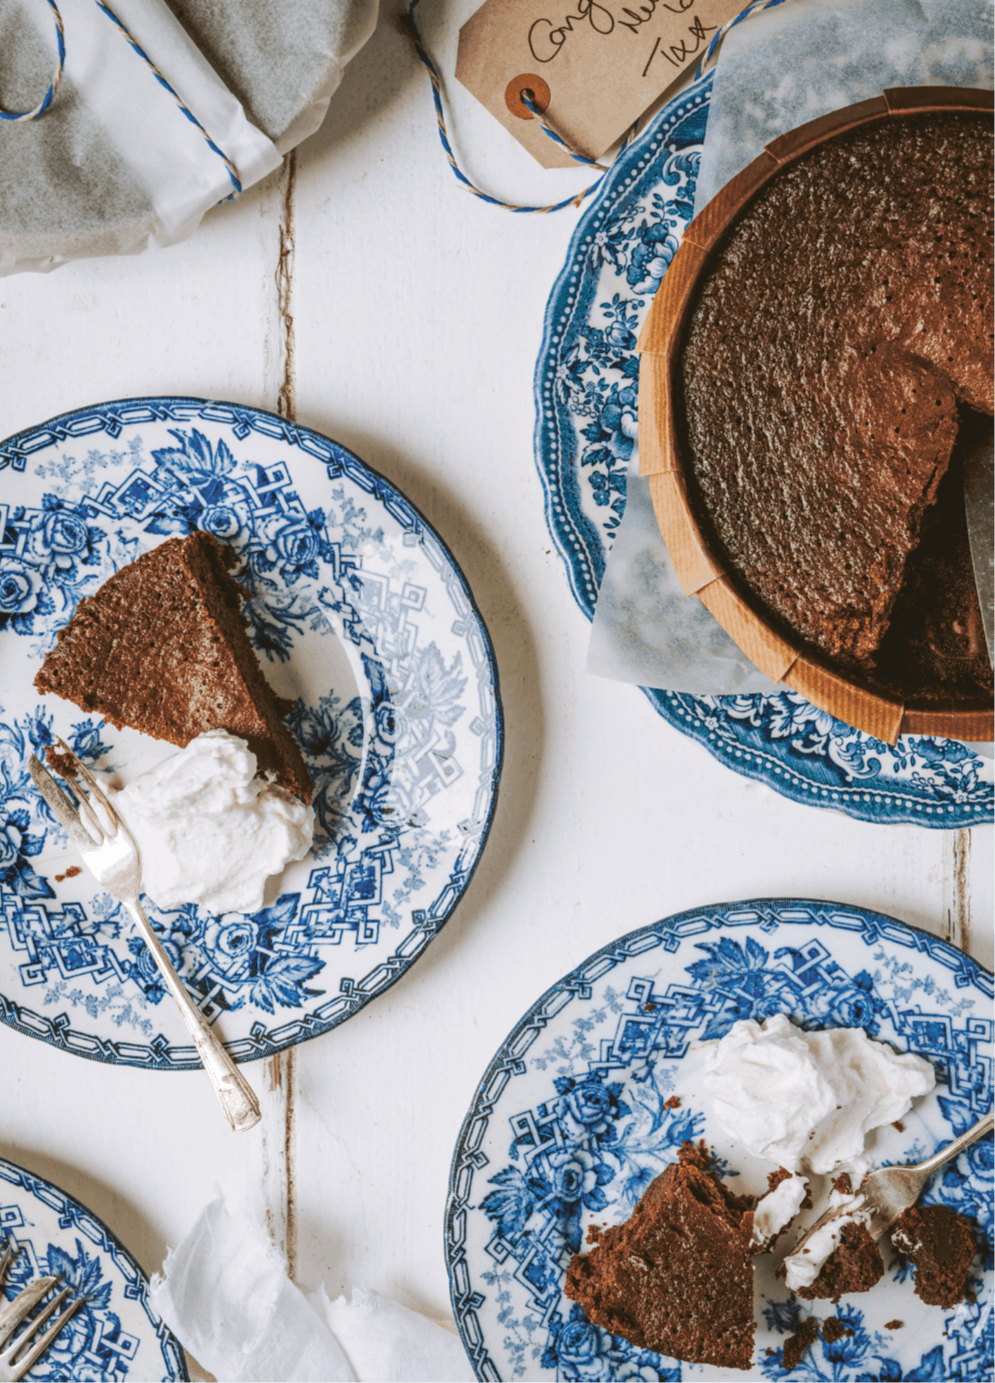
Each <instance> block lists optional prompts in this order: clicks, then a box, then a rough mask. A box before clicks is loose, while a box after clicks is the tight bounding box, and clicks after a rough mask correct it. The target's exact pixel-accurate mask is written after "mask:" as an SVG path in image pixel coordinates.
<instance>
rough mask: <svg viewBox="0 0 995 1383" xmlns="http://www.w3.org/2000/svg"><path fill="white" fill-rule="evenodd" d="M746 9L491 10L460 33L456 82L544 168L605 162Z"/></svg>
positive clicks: (692, 3) (611, 1) (721, 4)
mask: <svg viewBox="0 0 995 1383" xmlns="http://www.w3.org/2000/svg"><path fill="white" fill-rule="evenodd" d="M745 3H746V0H666V3H664V0H486V4H484V5H482V6H481V8H480V9H479V10H477V12H476V13H475V14H474V15H473V16H472V17H471V18H470V19H469V20H467V22H466V24H464V25H463V28H462V29H461V30H460V38H459V52H458V54H457V59H456V77H457V79H458V80H459V81H460V82H462V83H463V85H464V86H465V87H466V88H467V89H468V90H469V91H471V92H472V93H473V95H474V96H476V98H477V100H478V101H480V102H481V104H482V105H484V106H486V107H487V109H488V110H489V111H490V112H491V114H492V115H493V116H495V117H496V118H497V119H498V120H499V121H500V122H501V124H502V125H503V126H504V127H505V129H506V130H508V131H509V132H510V133H511V134H513V135H514V136H515V138H516V139H517V140H518V142H519V143H520V144H522V145H523V146H524V147H525V148H526V149H528V151H529V153H530V154H532V156H533V157H534V158H536V159H537V160H538V161H539V162H540V163H541V164H542V165H543V167H544V168H569V167H571V166H573V163H574V160H573V159H571V157H570V156H569V154H567V153H565V152H564V151H563V149H561V148H560V147H559V146H558V145H556V144H555V143H554V142H553V141H552V140H551V139H549V138H548V136H547V135H545V134H544V133H543V132H542V129H541V128H540V126H539V122H538V121H537V120H536V119H535V118H534V116H533V115H532V113H531V112H530V111H529V110H528V108H527V107H526V106H524V105H523V104H522V101H521V92H522V91H523V90H529V91H531V92H532V93H533V100H534V102H535V105H536V107H537V109H539V110H542V111H544V112H545V113H546V116H547V120H548V123H549V126H550V128H551V129H555V130H556V132H557V134H559V135H561V136H562V137H563V138H564V139H566V140H567V141H568V142H569V143H570V144H571V145H572V147H573V148H575V149H576V150H578V152H580V153H582V154H586V155H587V157H588V158H600V157H601V155H602V154H603V153H604V152H605V150H606V149H610V148H611V146H612V145H613V144H614V143H615V142H616V140H618V139H620V138H621V137H622V135H623V134H624V133H625V131H626V130H627V129H628V128H629V126H630V125H631V124H632V123H633V121H634V120H636V119H638V117H639V116H640V115H642V114H643V112H644V111H645V110H647V109H648V108H649V107H650V106H651V105H652V104H653V102H654V101H656V99H657V97H659V96H661V95H662V94H663V92H665V91H666V90H667V88H668V87H670V86H672V85H673V84H674V82H675V81H676V80H677V78H678V77H679V76H680V75H681V73H682V72H684V71H685V70H686V69H687V68H688V67H689V66H691V64H692V63H696V62H699V61H700V60H701V58H702V57H703V56H704V54H705V52H706V50H707V48H708V45H709V43H710V42H711V40H712V38H713V37H714V35H715V34H716V33H717V32H718V30H719V29H720V28H721V27H722V25H723V24H725V23H726V22H727V20H730V19H732V18H734V17H735V16H736V15H737V14H738V13H739V12H740V10H742V9H743V7H744V4H745Z"/></svg>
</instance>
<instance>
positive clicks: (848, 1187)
mask: <svg viewBox="0 0 995 1383" xmlns="http://www.w3.org/2000/svg"><path fill="white" fill-rule="evenodd" d="M833 1190H834V1191H838V1192H839V1193H840V1195H841V1196H852V1195H853V1182H852V1181H851V1180H850V1173H849V1172H840V1174H839V1176H838V1177H836V1178H834V1180H833Z"/></svg>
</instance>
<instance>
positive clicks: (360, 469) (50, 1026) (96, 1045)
mask: <svg viewBox="0 0 995 1383" xmlns="http://www.w3.org/2000/svg"><path fill="white" fill-rule="evenodd" d="M197 419H203V420H204V421H205V422H207V423H217V424H220V425H223V426H229V427H231V428H232V430H233V431H234V432H235V434H236V435H237V436H238V437H239V438H240V439H245V438H247V437H249V436H251V435H252V434H258V435H259V436H260V437H262V438H267V439H269V440H271V441H277V442H279V443H283V444H285V445H287V446H288V447H293V448H295V449H296V450H297V452H298V453H299V455H300V456H301V457H303V458H306V459H307V460H308V461H311V462H318V463H322V464H326V465H335V466H337V467H338V470H339V471H340V472H341V471H345V470H348V468H351V469H352V470H353V471H354V472H355V473H356V474H359V475H361V476H362V477H363V478H364V480H365V481H366V482H368V483H367V484H366V485H365V486H364V491H365V493H366V494H367V496H368V498H369V499H370V500H371V501H375V502H377V503H379V504H381V505H383V506H384V507H385V509H386V507H387V506H391V508H390V509H389V511H388V512H389V513H390V514H391V516H392V517H393V518H395V519H397V521H398V522H400V521H401V519H400V518H399V517H398V516H399V515H400V516H402V517H403V519H404V520H405V521H408V522H410V524H411V530H412V532H413V533H414V534H415V535H422V536H424V535H427V536H428V537H429V538H430V539H431V542H432V543H433V544H434V545H435V547H436V548H437V549H438V552H439V553H440V554H441V556H442V558H443V560H444V563H445V567H446V570H447V572H448V578H447V589H449V588H450V587H451V586H452V585H453V584H455V586H456V588H457V589H458V593H459V594H460V596H461V597H462V600H463V602H465V606H466V608H467V609H468V611H469V614H470V616H471V617H472V623H473V626H474V628H475V630H476V632H477V635H478V636H479V640H480V643H481V646H482V649H483V655H484V660H485V663H486V668H487V674H488V677H489V688H490V691H491V693H492V699H493V734H494V752H493V762H492V764H491V765H490V767H489V772H488V800H487V806H486V812H485V813H484V814H483V815H482V817H481V821H480V829H479V835H478V836H477V839H476V842H475V849H474V852H473V856H472V859H470V860H469V861H468V867H466V868H461V867H460V865H461V859H462V857H461V858H460V859H458V860H457V861H456V866H455V867H454V872H453V874H452V876H451V877H450V879H449V881H448V883H447V884H446V885H445V886H444V887H442V888H441V889H440V890H439V891H438V892H437V898H436V901H437V902H440V903H441V904H442V906H441V908H440V909H439V911H438V912H437V913H433V915H431V916H426V915H421V916H420V917H419V916H418V915H417V914H416V915H415V917H414V925H413V927H412V928H409V930H408V931H406V932H405V933H404V934H402V935H401V936H399V938H398V939H397V943H396V945H395V946H394V947H393V948H392V950H391V954H390V955H389V956H387V957H385V958H379V957H378V958H377V963H376V964H375V965H374V967H373V969H372V970H371V971H370V973H369V974H364V975H363V976H362V977H361V978H360V979H358V980H352V979H350V980H349V981H348V992H345V991H343V993H342V994H341V995H340V996H339V1001H338V1012H336V1013H335V1014H334V1016H332V1017H331V1018H330V1020H328V1021H320V1020H317V1019H316V1018H315V1016H314V1015H312V1014H306V1015H305V1016H304V1018H303V1019H302V1020H301V1021H300V1022H297V1023H284V1024H282V1025H280V1024H278V1025H277V1026H276V1028H274V1030H273V1031H272V1032H267V1033H260V1032H258V1031H253V1034H252V1036H251V1039H250V1038H245V1039H240V1040H235V1041H229V1042H228V1043H227V1044H226V1045H227V1046H228V1047H229V1050H230V1051H231V1052H232V1055H233V1056H234V1058H235V1060H236V1061H240V1062H241V1061H253V1060H257V1059H260V1058H262V1057H265V1056H269V1055H273V1054H275V1053H277V1052H280V1051H283V1050H286V1049H287V1048H288V1047H291V1046H296V1045H298V1044H299V1043H301V1042H304V1041H308V1040H310V1039H311V1038H312V1037H316V1036H320V1035H322V1034H323V1033H324V1032H327V1031H330V1030H331V1029H332V1028H334V1027H337V1026H338V1025H339V1024H340V1023H342V1022H344V1021H346V1020H347V1019H348V1018H350V1017H352V1016H353V1015H354V1014H355V1013H357V1012H359V1011H360V1009H362V1008H363V1007H365V1006H366V1004H367V1003H369V1002H370V1001H371V1000H372V999H374V998H377V997H378V996H379V995H380V994H382V993H384V992H386V990H388V989H390V988H392V987H393V985H394V984H396V983H397V981H398V980H399V979H400V978H401V977H402V976H403V975H404V974H406V973H407V971H408V970H409V969H410V968H411V966H412V965H413V963H414V962H415V960H417V959H418V957H419V956H420V955H421V954H422V953H423V952H424V951H425V950H426V949H427V944H426V942H430V941H431V939H432V938H433V937H434V936H436V935H437V934H438V932H439V931H441V929H442V927H443V926H444V925H445V923H446V922H447V921H448V920H449V918H450V917H451V916H452V914H453V912H454V911H455V909H456V907H457V906H458V905H459V903H460V901H461V900H462V898H463V896H464V894H465V892H466V889H467V888H468V886H469V884H470V882H471V880H472V878H473V876H474V874H475V873H476V869H477V866H478V864H479V862H480V857H481V855H482V853H483V851H484V848H485V847H486V844H487V840H488V838H489V835H490V831H491V828H492V825H493V822H494V815H495V812H496V810H497V800H498V790H499V785H500V777H501V770H502V767H503V762H504V715H503V708H502V702H501V695H500V679H499V671H498V666H497V660H496V657H495V654H494V647H493V643H492V640H491V638H490V634H489V632H488V629H487V625H486V622H485V620H484V617H483V614H482V612H481V610H480V608H479V606H478V604H477V601H476V599H475V598H474V595H473V592H472V591H471V589H470V586H469V584H468V582H467V580H466V577H465V576H464V574H463V572H462V569H461V568H460V566H459V564H458V563H457V561H456V559H455V557H454V555H453V553H452V551H451V549H450V548H449V546H448V544H447V543H446V542H445V541H444V540H443V538H442V537H441V535H440V534H439V533H438V531H437V530H436V528H435V527H434V525H432V524H431V523H430V522H429V521H428V520H427V519H426V518H425V516H424V515H423V514H422V512H421V510H420V509H419V508H418V507H417V506H416V505H415V504H414V503H413V502H412V501H411V500H409V499H408V498H407V496H405V495H404V494H403V492H402V491H401V490H400V489H399V488H398V487H397V486H396V485H395V484H394V483H393V482H392V481H391V480H389V479H388V478H387V477H386V476H384V475H383V474H382V473H381V472H379V471H377V470H376V469H375V468H374V467H372V466H370V465H368V464H367V463H366V462H365V461H363V460H362V458H360V457H358V456H357V455H356V454H355V453H354V452H353V451H352V450H351V449H349V448H348V447H345V446H343V445H342V444H341V443H338V442H336V441H334V439H332V438H329V437H327V436H326V435H325V434H323V433H320V432H318V431H316V430H315V429H313V428H309V427H306V426H305V425H304V424H301V423H298V422H296V421H294V420H291V419H288V418H284V417H281V416H280V415H279V414H276V413H273V412H271V411H269V410H266V409H262V408H257V407H255V406H253V405H245V404H238V403H233V402H228V401H225V400H220V399H206V398H200V397H197V396H193V395H142V396H135V397H130V398H121V399H112V400H107V401H105V402H102V403H97V404H91V405H88V406H83V407H80V408H76V409H72V410H69V411H67V412H65V413H61V414H57V415H55V416H53V417H52V418H49V419H47V420H46V421H45V422H43V423H41V424H37V425H35V426H32V427H29V428H24V429H22V430H20V431H19V432H17V433H15V434H13V435H12V436H10V437H8V438H7V439H5V440H4V441H3V442H2V443H0V472H2V471H3V470H4V469H6V468H7V467H8V466H10V467H11V468H12V470H13V471H15V472H23V471H24V469H25V467H26V465H27V464H28V461H29V460H30V459H31V458H32V457H33V456H35V455H36V454H37V453H38V452H39V451H41V450H42V449H44V448H45V447H48V446H51V445H53V444H55V443H56V442H73V441H79V440H85V439H88V438H90V437H94V436H97V435H100V434H106V435H107V436H108V438H110V439H111V440H113V439H115V438H116V437H118V436H120V434H121V432H122V431H123V430H124V429H125V428H126V427H128V426H131V425H137V424H140V423H145V424H150V423H167V422H174V421H175V422H187V423H189V422H191V421H196V420H197ZM0 537H2V534H0ZM0 824H2V823H0ZM457 876H458V877H457ZM443 900H444V901H443ZM385 972H386V973H385ZM343 983H344V984H345V983H346V982H345V981H343ZM275 1016H276V1017H277V1018H279V1017H280V1015H279V1014H278V1013H277V1014H276V1015H275ZM0 1022H3V1023H4V1024H5V1025H6V1026H9V1027H11V1028H13V1029H14V1030H15V1031H19V1032H21V1033H23V1034H24V1035H26V1036H30V1037H34V1038H38V1039H40V1040H42V1041H45V1042H46V1043H47V1044H49V1045H52V1046H55V1047H56V1048H58V1049H61V1050H65V1051H70V1052H72V1053H73V1054H74V1055H80V1056H85V1057H86V1058H88V1059H90V1060H95V1061H100V1062H104V1063H112V1064H123V1065H132V1066H139V1067H142V1068H143V1069H156V1070H196V1069H200V1062H199V1059H197V1057H196V1053H195V1051H194V1049H193V1048H192V1047H191V1048H183V1047H176V1048H168V1047H167V1045H166V1044H165V1042H164V1041H161V1040H160V1039H156V1041H155V1042H153V1043H152V1044H151V1046H150V1047H149V1048H148V1049H147V1050H146V1049H142V1048H140V1046H139V1044H136V1043H128V1042H122V1043H121V1044H120V1047H121V1052H118V1050H117V1046H118V1044H116V1043H108V1042H102V1041H96V1040H94V1038H93V1036H92V1035H91V1034H88V1033H85V1032H77V1031H75V1030H74V1029H73V1028H72V1027H70V1026H69V1025H68V1024H67V1023H66V1022H65V1021H64V1020H52V1021H50V1020H49V1019H47V1018H45V1017H44V1016H43V1015H40V1014H36V1013H32V1012H31V1011H30V1009H27V1008H26V1007H25V1006H24V1005H23V1004H19V1003H17V1002H13V1001H11V1000H10V999H9V998H8V997H7V996H5V995H3V994H0ZM257 1027H258V1025H257Z"/></svg>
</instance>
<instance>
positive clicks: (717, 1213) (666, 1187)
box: [565, 1143, 756, 1369]
mask: <svg viewBox="0 0 995 1383" xmlns="http://www.w3.org/2000/svg"><path fill="white" fill-rule="evenodd" d="M679 1157H680V1161H679V1162H675V1163H671V1165H670V1166H669V1167H667V1168H666V1169H665V1170H664V1171H663V1172H662V1173H661V1175H660V1176H658V1177H657V1178H656V1180H655V1181H653V1182H651V1184H650V1185H649V1187H648V1188H647V1190H646V1191H645V1193H644V1194H643V1196H642V1198H641V1200H640V1201H639V1203H638V1205H637V1206H636V1208H635V1210H634V1211H633V1212H632V1215H631V1217H630V1218H629V1219H628V1220H626V1222H625V1223H624V1224H621V1225H614V1226H612V1227H610V1228H608V1229H595V1228H594V1227H592V1228H591V1229H590V1230H589V1231H588V1240H589V1241H590V1242H592V1243H594V1244H595V1245H596V1247H595V1248H594V1249H593V1250H592V1251H591V1252H590V1253H588V1254H576V1255H575V1256H574V1258H573V1259H572V1261H571V1263H570V1266H569V1268H568V1270H567V1282H566V1288H565V1291H566V1294H567V1296H568V1297H570V1298H572V1299H573V1300H574V1301H578V1302H580V1304H581V1306H582V1307H583V1308H584V1314H585V1315H586V1316H587V1318H588V1320H590V1321H592V1322H593V1323H594V1324H595V1325H600V1326H602V1327H603V1328H604V1329H606V1330H610V1331H611V1332H612V1334H613V1335H621V1336H622V1337H623V1338H624V1339H626V1340H628V1341H630V1343H632V1344H634V1345H638V1346H639V1347H640V1348H642V1349H651V1350H654V1351H655V1352H656V1353H658V1354H665V1355H669V1356H670V1357H671V1358H673V1359H684V1360H686V1361H687V1362H689V1363H695V1364H714V1365H717V1366H719V1367H722V1368H733V1369H748V1368H750V1366H751V1364H752V1361H753V1336H754V1332H755V1330H756V1323H755V1321H754V1319H753V1259H752V1253H751V1248H750V1223H749V1221H747V1223H746V1224H744V1216H747V1215H748V1212H749V1210H750V1209H751V1208H752V1206H753V1205H754V1204H755V1201H754V1199H753V1198H752V1197H737V1196H732V1195H730V1194H729V1192H728V1191H727V1190H726V1189H725V1187H724V1186H723V1185H722V1183H721V1182H720V1181H719V1180H718V1178H717V1177H716V1176H715V1175H714V1174H713V1172H712V1171H711V1170H710V1163H711V1159H710V1158H709V1155H708V1153H707V1151H706V1150H705V1146H704V1144H700V1145H699V1146H698V1147H697V1148H696V1147H694V1145H693V1144H691V1143H684V1144H683V1145H682V1147H681V1151H680V1154H679Z"/></svg>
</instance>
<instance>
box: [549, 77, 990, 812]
mask: <svg viewBox="0 0 995 1383" xmlns="http://www.w3.org/2000/svg"><path fill="white" fill-rule="evenodd" d="M712 81H713V78H712V74H709V75H708V76H706V77H704V78H702V80H700V81H699V82H697V83H695V84H694V85H692V86H691V87H689V88H688V90H687V91H685V92H682V94H681V95H680V96H677V97H675V98H674V100H673V101H671V102H670V103H669V104H668V105H666V106H665V107H664V108H663V109H662V110H661V111H660V113H659V114H658V115H657V116H656V117H655V118H654V120H653V122H652V123H651V124H650V126H649V127H648V128H647V130H646V131H645V133H644V134H643V135H642V136H641V137H640V138H639V139H637V140H635V141H634V142H633V143H632V144H631V145H629V146H628V148H627V149H625V150H624V151H623V153H622V155H621V156H620V158H619V159H618V161H617V162H616V164H615V165H614V166H613V168H612V171H611V173H610V174H609V175H608V176H607V177H606V178H605V180H604V183H603V184H602V186H601V188H600V189H599V190H598V192H597V193H596V194H595V196H594V199H593V201H592V202H591V205H590V207H589V208H588V210H587V211H586V212H585V213H584V215H583V216H582V217H581V219H580V221H579V223H578V225H577V229H576V230H575V232H574V235H573V238H572V239H571V242H570V248H569V250H568V252H567V259H566V263H565V264H564V267H563V269H562V270H561V272H560V276H559V278H558V279H557V281H556V284H555V285H554V287H553V291H552V293H551V294H550V298H549V302H548V303H547V306H546V318H545V328H544V332H543V340H542V346H541V347H540V351H539V358H538V361H537V363H536V372H535V394H536V429H535V455H536V465H537V467H538V469H539V474H540V476H541V478H542V483H543V489H544V493H545V504H546V522H547V524H548V526H549V531H550V534H551V536H552V538H553V541H554V542H555V544H556V546H557V548H558V550H559V552H560V555H561V556H562V557H563V560H564V562H565V564H566V568H567V576H568V579H569V581H570V586H571V590H572V591H573V594H574V598H575V599H576V601H577V604H578V605H579V606H580V608H581V609H582V610H583V612H584V614H585V615H586V616H587V618H588V619H592V618H593V616H594V607H595V604H596V602H597V594H598V587H599V586H600V584H601V578H602V575H603V573H604V568H605V559H606V557H607V555H608V552H609V551H610V549H611V545H612V541H613V539H614V535H615V530H616V529H617V528H618V525H619V521H620V519H621V516H622V514H623V513H624V511H625V488H626V468H627V466H628V463H629V460H630V457H631V455H632V449H633V445H634V443H635V441H636V435H637V422H638V383H639V357H638V356H637V355H636V354H635V345H636V338H637V336H638V333H639V329H640V326H641V324H642V321H643V319H644V317H645V315H646V312H647V310H648V308H649V305H650V303H651V302H652V299H653V295H654V294H655V292H656V290H657V288H658V287H659V286H660V282H661V280H662V279H663V276H664V274H665V273H666V271H667V267H668V265H669V264H670V262H671V260H672V259H673V257H674V255H675V254H676V252H677V248H678V246H679V245H680V242H681V236H682V235H683V232H684V227H685V226H686V225H687V224H688V222H689V221H690V220H691V218H692V216H693V215H694V198H695V183H696V178H697V173H698V165H699V161H700V157H701V146H702V141H703V139H704V134H705V125H706V123H707V119H708V104H709V100H710V97H711V92H712ZM643 691H644V693H645V694H646V696H647V697H648V698H649V700H650V702H651V703H652V705H653V706H654V708H655V709H656V710H657V712H658V713H659V714H660V715H661V716H663V718H664V719H665V720H667V721H668V722H669V723H670V724H671V725H674V726H676V727H677V729H678V730H680V731H682V733H684V734H686V735H690V736H691V738H692V739H695V740H697V741H698V742H699V743H700V744H703V745H704V746H705V748H706V749H708V750H709V752H710V753H712V754H714V755H715V757H716V758H717V759H719V760H720V761H721V762H722V763H724V764H726V765H727V766H728V767H729V768H732V769H734V770H735V771H736V772H737V773H742V774H745V775H746V776H747V777H749V778H757V779H760V780H761V781H763V782H765V783H767V784H768V786H770V787H772V788H774V789H775V790H776V791H777V792H780V793H783V794H784V795H785V796H786V797H790V798H793V799H794V800H795V801H796V802H808V803H811V804H813V805H815V806H819V807H829V808H834V809H836V810H838V811H843V812H846V813H847V814H848V815H850V816H855V817H857V818H859V819H861V820H864V821H893V822H914V823H916V824H918V825H921V826H933V827H948V828H952V827H962V826H972V825H977V824H979V823H981V822H986V821H991V820H992V818H993V809H995V784H993V780H992V772H991V766H990V765H989V764H986V762H985V761H984V760H983V759H981V758H979V756H978V755H977V754H975V753H974V752H973V751H972V750H970V749H967V748H965V746H964V745H962V744H960V743H958V742H957V741H954V740H944V739H937V738H933V737H919V736H908V735H907V736H903V737H902V738H901V739H900V740H899V742H898V744H897V745H894V746H893V745H889V744H886V743H884V742H883V741H881V740H876V739H872V738H871V737H870V736H869V735H864V734H861V733H860V732H859V731H857V730H854V729H853V727H852V726H850V725H846V724H845V723H844V722H843V721H840V720H836V719H835V718H834V717H833V716H831V715H828V714H827V713H826V712H824V711H820V710H818V709H817V708H816V707H814V706H812V705H811V704H810V703H809V702H808V701H806V700H805V699H804V697H802V696H800V695H799V694H798V693H797V692H790V691H784V692H778V693H776V694H774V695H771V696H762V695H744V696H697V695H693V694H691V693H687V692H670V691H660V690H654V689H649V688H645V687H644V688H643Z"/></svg>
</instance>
